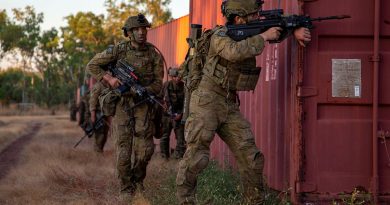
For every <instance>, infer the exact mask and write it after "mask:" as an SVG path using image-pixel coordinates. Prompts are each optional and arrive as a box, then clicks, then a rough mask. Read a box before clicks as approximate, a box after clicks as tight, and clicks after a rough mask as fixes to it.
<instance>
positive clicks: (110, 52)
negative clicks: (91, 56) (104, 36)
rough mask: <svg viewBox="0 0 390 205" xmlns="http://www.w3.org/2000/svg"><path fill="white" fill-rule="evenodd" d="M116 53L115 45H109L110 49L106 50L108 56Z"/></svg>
mask: <svg viewBox="0 0 390 205" xmlns="http://www.w3.org/2000/svg"><path fill="white" fill-rule="evenodd" d="M113 52H114V45H109V46H108V48H107V49H106V53H107V54H113Z"/></svg>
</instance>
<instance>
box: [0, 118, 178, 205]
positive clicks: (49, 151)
mask: <svg viewBox="0 0 390 205" xmlns="http://www.w3.org/2000/svg"><path fill="white" fill-rule="evenodd" d="M31 120H34V121H39V122H41V123H42V124H43V126H42V128H41V130H40V131H39V132H38V133H37V135H36V136H35V137H34V138H33V140H32V141H31V142H30V143H29V144H28V145H27V146H26V147H25V149H24V150H23V151H22V153H21V156H20V160H19V162H18V165H17V166H16V167H15V168H13V169H12V170H11V172H10V173H9V174H8V175H7V176H6V177H5V178H3V179H2V180H1V181H0V204H32V205H34V204H120V201H119V199H118V184H117V182H118V180H117V179H116V177H115V169H114V164H115V159H114V151H113V148H112V147H113V146H112V141H113V140H112V139H109V140H108V145H106V147H105V149H106V151H105V153H104V155H97V154H95V153H94V152H93V151H92V150H93V148H92V144H93V142H92V139H86V140H85V141H84V142H82V143H81V144H80V145H79V146H78V147H77V149H73V145H74V143H75V142H76V141H77V140H78V139H79V137H81V135H82V131H81V129H80V128H79V127H77V126H76V124H75V123H74V122H70V121H69V120H68V118H67V116H41V117H26V118H22V119H21V118H17V117H8V118H7V119H4V120H3V119H2V121H4V122H12V123H16V122H18V123H19V122H20V123H22V122H23V123H25V124H26V122H28V121H31ZM12 123H11V124H12ZM11 124H7V125H6V126H4V127H8V126H9V125H11ZM22 127H23V126H21V128H19V129H16V128H11V127H10V129H11V130H12V129H15V130H23V128H22ZM15 133H16V131H15ZM176 163H177V162H175V161H169V162H164V161H161V160H160V158H159V157H156V158H154V159H152V162H151V164H150V166H149V168H148V169H149V170H148V176H147V179H146V180H145V188H146V190H147V191H145V192H144V193H137V195H136V196H135V198H134V200H133V203H132V204H137V205H147V204H152V203H151V202H150V199H151V198H153V197H154V195H155V194H158V192H156V190H158V189H159V188H160V186H161V184H162V183H165V182H164V180H166V177H162V176H171V177H172V176H174V175H175V167H176ZM155 204H156V203H155ZM157 204H158V203H157Z"/></svg>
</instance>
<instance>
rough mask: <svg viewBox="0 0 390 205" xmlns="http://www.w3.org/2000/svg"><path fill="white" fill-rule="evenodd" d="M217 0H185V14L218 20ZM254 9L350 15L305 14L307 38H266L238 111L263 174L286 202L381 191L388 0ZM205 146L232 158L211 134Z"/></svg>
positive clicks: (385, 176)
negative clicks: (261, 158)
mask: <svg viewBox="0 0 390 205" xmlns="http://www.w3.org/2000/svg"><path fill="white" fill-rule="evenodd" d="M221 2H222V0H191V1H190V15H189V18H190V23H195V24H202V25H203V27H204V28H212V27H214V26H215V25H217V24H223V23H224V19H223V17H222V15H221V14H220V5H221ZM265 2H266V3H265V5H264V9H274V8H282V9H284V11H285V13H288V14H292V13H296V14H298V13H299V14H309V15H310V16H312V17H317V16H330V15H340V14H348V15H351V16H352V18H351V19H344V20H340V21H326V22H321V23H315V26H316V28H315V29H314V30H312V42H311V43H310V44H309V45H308V46H307V48H305V49H302V48H300V47H299V46H298V45H297V43H296V42H295V41H294V40H293V39H292V38H290V39H287V40H286V41H284V42H283V43H281V44H270V45H267V46H266V48H265V50H264V52H263V54H262V55H261V56H259V57H258V58H257V62H258V65H259V66H261V67H262V71H261V78H260V80H259V83H258V85H257V88H256V90H255V91H254V92H253V93H252V92H246V93H241V94H240V99H241V111H242V113H244V115H245V116H246V118H247V119H248V120H249V121H250V122H251V124H252V130H253V132H254V134H255V136H256V143H257V145H258V147H259V148H260V149H261V151H262V152H263V153H264V155H265V159H266V161H265V168H264V171H265V176H266V180H267V182H268V184H269V186H271V187H272V188H274V189H277V190H281V191H288V190H289V191H290V193H291V199H292V201H293V202H294V203H295V204H299V203H303V204H330V203H331V202H332V201H333V200H334V199H338V198H340V196H339V194H340V193H343V192H345V193H350V192H352V191H353V190H354V189H355V188H359V189H361V190H363V191H366V192H367V193H370V195H371V199H370V200H371V201H372V202H373V203H374V204H389V203H390V201H389V196H390V156H389V152H390V134H389V131H390V121H389V120H390V106H389V104H390V92H388V91H387V89H388V88H390V81H388V80H386V79H389V78H390V71H389V69H387V68H389V67H390V13H389V12H388V11H389V9H390V1H388V0H374V1H366V0H345V1H342V2H339V1H336V0H328V1H324V0H320V1H299V0H291V1H279V0H266V1H265ZM211 155H212V157H213V158H214V159H217V160H219V161H220V162H226V161H227V162H229V163H231V164H233V165H234V159H233V157H232V155H231V153H230V151H229V150H228V148H227V147H226V145H225V144H224V143H223V142H222V141H221V140H220V139H219V138H218V137H216V138H215V140H214V142H213V144H212V152H211Z"/></svg>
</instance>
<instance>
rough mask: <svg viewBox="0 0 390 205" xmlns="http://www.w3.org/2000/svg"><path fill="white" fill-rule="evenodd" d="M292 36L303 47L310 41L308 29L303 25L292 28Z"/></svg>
mask: <svg viewBox="0 0 390 205" xmlns="http://www.w3.org/2000/svg"><path fill="white" fill-rule="evenodd" d="M294 36H295V38H296V39H297V41H298V43H299V45H301V46H303V47H305V46H306V44H307V43H308V42H310V41H311V34H310V30H309V29H308V28H305V27H301V28H298V29H295V30H294Z"/></svg>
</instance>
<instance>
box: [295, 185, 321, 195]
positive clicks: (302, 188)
mask: <svg viewBox="0 0 390 205" xmlns="http://www.w3.org/2000/svg"><path fill="white" fill-rule="evenodd" d="M295 186H296V190H297V193H303V192H306V193H308V192H315V191H317V185H316V184H314V183H310V182H297V183H296V185H295Z"/></svg>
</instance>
